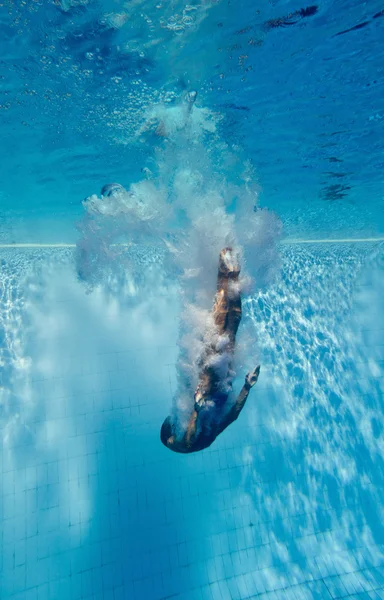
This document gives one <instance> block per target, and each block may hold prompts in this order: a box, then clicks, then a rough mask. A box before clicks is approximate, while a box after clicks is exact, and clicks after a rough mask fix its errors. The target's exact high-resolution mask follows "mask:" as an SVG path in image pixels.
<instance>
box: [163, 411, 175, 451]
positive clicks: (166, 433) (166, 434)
mask: <svg viewBox="0 0 384 600" xmlns="http://www.w3.org/2000/svg"><path fill="white" fill-rule="evenodd" d="M171 435H173V425H172V420H171V417H167V418H166V419H165V421H164V423H163V424H162V426H161V431H160V439H161V441H162V442H163V444H164V446H166V445H167V441H168V439H169V438H170V437H171Z"/></svg>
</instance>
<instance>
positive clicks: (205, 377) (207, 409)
mask: <svg viewBox="0 0 384 600" xmlns="http://www.w3.org/2000/svg"><path fill="white" fill-rule="evenodd" d="M239 274H240V266H239V262H238V258H237V256H236V254H235V253H234V251H233V250H232V248H224V249H223V250H222V251H221V252H220V258H219V270H218V276H217V292H216V296H215V302H214V306H213V313H212V316H213V325H214V331H213V335H212V336H211V338H210V340H209V341H208V342H207V343H206V344H205V348H204V352H203V354H202V356H201V358H200V363H199V369H200V370H199V383H198V386H197V388H196V391H195V395H194V407H193V410H192V412H191V415H190V417H189V421H188V423H187V425H186V427H185V430H184V431H181V432H180V433H179V428H178V426H177V422H176V419H175V418H174V417H172V416H169V417H167V419H165V421H164V423H163V425H162V427H161V433H160V438H161V441H162V443H163V444H164V445H165V446H167V448H169V449H170V450H173V451H174V452H182V453H189V452H197V451H199V450H203V449H204V448H208V446H210V445H211V444H212V443H213V442H214V440H215V439H216V438H217V436H218V435H219V434H220V433H222V431H224V429H226V428H227V427H228V425H230V424H231V423H232V422H233V421H235V420H236V419H237V417H238V416H239V414H240V412H241V410H242V409H243V407H244V404H245V402H246V400H247V398H248V394H249V392H250V390H251V388H252V387H253V386H254V385H255V383H256V382H257V380H258V377H259V373H260V365H259V366H257V367H256V368H255V369H254V371H252V372H251V373H248V374H247V375H246V377H245V382H244V385H243V387H242V389H241V391H240V394H239V395H238V397H237V400H236V402H235V403H234V404H233V405H232V406H231V407H230V408H228V403H227V400H228V398H229V395H230V393H231V391H232V379H233V375H234V373H233V371H232V360H233V355H234V351H235V340H236V333H237V330H238V327H239V325H240V321H241V314H242V312H241V293H240V284H239V281H238V280H239ZM223 367H224V368H223Z"/></svg>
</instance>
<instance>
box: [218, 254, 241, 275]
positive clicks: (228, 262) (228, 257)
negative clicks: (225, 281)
mask: <svg viewBox="0 0 384 600" xmlns="http://www.w3.org/2000/svg"><path fill="white" fill-rule="evenodd" d="M219 273H221V274H222V275H226V276H227V277H229V276H230V277H232V278H236V277H238V276H239V274H240V265H239V262H238V259H237V254H236V253H235V252H234V251H233V249H232V248H223V250H222V251H221V252H220V258H219Z"/></svg>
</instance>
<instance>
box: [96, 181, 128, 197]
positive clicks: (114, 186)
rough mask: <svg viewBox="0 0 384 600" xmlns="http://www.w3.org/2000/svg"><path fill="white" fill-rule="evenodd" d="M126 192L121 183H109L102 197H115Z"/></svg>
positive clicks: (103, 189) (102, 192)
mask: <svg viewBox="0 0 384 600" xmlns="http://www.w3.org/2000/svg"><path fill="white" fill-rule="evenodd" d="M125 191H126V190H125V188H124V187H123V186H122V185H120V183H107V184H106V185H104V186H103V188H102V190H101V196H102V197H103V198H109V197H110V196H115V194H123V193H124V192H125Z"/></svg>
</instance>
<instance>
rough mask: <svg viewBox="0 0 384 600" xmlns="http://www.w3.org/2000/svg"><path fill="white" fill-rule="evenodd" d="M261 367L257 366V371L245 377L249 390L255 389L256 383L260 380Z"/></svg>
mask: <svg viewBox="0 0 384 600" xmlns="http://www.w3.org/2000/svg"><path fill="white" fill-rule="evenodd" d="M259 374H260V365H257V367H256V369H255V370H254V371H252V372H251V373H247V374H246V376H245V385H246V386H247V387H249V388H251V387H253V386H254V385H255V383H256V381H257V380H258V379H259Z"/></svg>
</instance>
